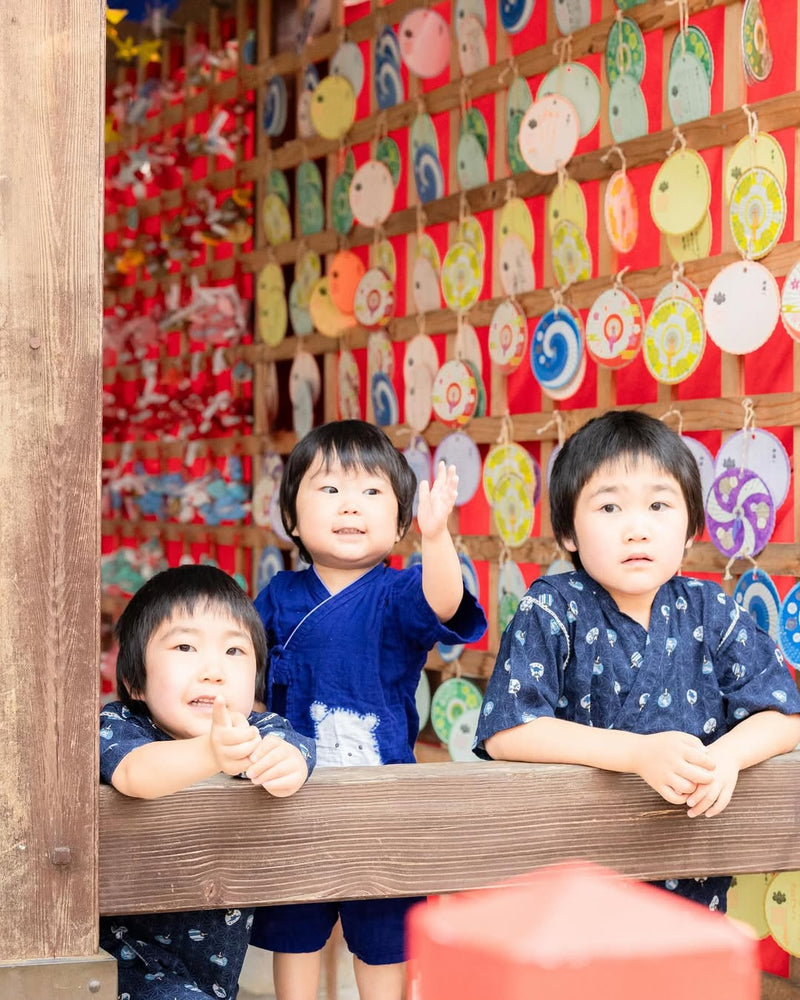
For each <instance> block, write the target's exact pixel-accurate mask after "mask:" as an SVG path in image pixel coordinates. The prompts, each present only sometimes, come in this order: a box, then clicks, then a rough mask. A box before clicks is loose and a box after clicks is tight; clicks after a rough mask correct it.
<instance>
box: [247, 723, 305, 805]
mask: <svg viewBox="0 0 800 1000" xmlns="http://www.w3.org/2000/svg"><path fill="white" fill-rule="evenodd" d="M247 777H248V778H249V779H250V780H251V781H252V782H253V784H254V785H261V786H262V787H263V788H266V790H267V791H268V792H269V793H270V795H275V796H276V797H277V798H281V799H282V798H285V797H286V796H287V795H294V793H295V792H296V791H297V789H298V788H300V787H301V785H302V784H303V782H304V781H305V780H306V778H307V777H308V765H307V764H306V759H305V757H304V756H303V755H302V753H300V751H299V750H298V749H297V747H296V746H293V745H292V744H291V743H287V742H286V740H282V739H281V738H280V737H278V736H264V737H263V738H262V739H261V740H260V742H259V745H258V746H257V747H256V748H255V750H253V751H252V752H251V754H250V764H249V767H248V768H247Z"/></svg>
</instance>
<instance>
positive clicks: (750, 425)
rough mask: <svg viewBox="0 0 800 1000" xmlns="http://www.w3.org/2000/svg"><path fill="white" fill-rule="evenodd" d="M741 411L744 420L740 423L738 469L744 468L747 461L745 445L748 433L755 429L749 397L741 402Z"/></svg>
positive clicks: (754, 411) (751, 401) (754, 419)
mask: <svg viewBox="0 0 800 1000" xmlns="http://www.w3.org/2000/svg"><path fill="white" fill-rule="evenodd" d="M742 409H743V410H744V419H743V421H742V452H741V457H740V461H739V468H740V469H744V468H746V464H745V463H746V461H747V445H748V432H749V431H752V430H754V429H755V426H756V408H755V406H754V405H753V400H752V399H750V397H749V396H746V397H745V398H744V399H743V400H742Z"/></svg>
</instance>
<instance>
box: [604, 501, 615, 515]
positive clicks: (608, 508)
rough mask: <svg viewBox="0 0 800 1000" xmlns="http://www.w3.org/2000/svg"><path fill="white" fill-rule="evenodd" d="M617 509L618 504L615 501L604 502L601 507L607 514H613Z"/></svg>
mask: <svg viewBox="0 0 800 1000" xmlns="http://www.w3.org/2000/svg"><path fill="white" fill-rule="evenodd" d="M616 509H617V505H616V504H615V503H604V504H603V506H602V507H601V508H600V510H602V511H603V513H605V514H613V513H614V511H615V510H616Z"/></svg>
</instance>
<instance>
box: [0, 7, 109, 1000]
mask: <svg viewBox="0 0 800 1000" xmlns="http://www.w3.org/2000/svg"><path fill="white" fill-rule="evenodd" d="M103 6H104V5H102V4H99V3H92V4H87V3H84V2H82V0H40V2H39V3H37V4H30V3H26V2H23V0H10V2H9V3H6V4H4V6H3V9H2V14H1V15H0V25H1V26H2V30H1V31H0V65H2V66H3V73H2V76H0V497H2V510H1V512H0V580H2V587H0V732H2V734H3V736H2V740H0V857H2V865H0V901H1V902H2V908H3V913H4V914H5V918H4V919H3V920H2V921H0V996H3V997H12V996H13V997H15V998H21V1000H32V998H34V997H36V998H39V997H45V996H48V997H49V996H53V995H56V994H57V995H58V996H63V997H65V998H67V997H70V996H83V995H86V993H87V991H88V992H89V993H91V994H92V995H93V996H97V997H99V998H101V1000H102V998H106V997H109V998H110V997H115V996H116V970H115V965H114V963H113V961H112V960H110V959H109V958H108V956H105V957H104V958H101V957H100V956H99V955H98V953H97V917H98V898H97V884H98V879H97V871H98V863H97V839H98V833H97V831H98V816H97V754H98V751H97V738H96V733H97V706H98V681H99V671H98V651H99V580H98V576H99V572H98V551H99V513H100V512H99V472H100V419H101V406H100V399H101V378H100V377H101V369H100V364H101V296H102V277H101V275H102V263H101V239H102V212H103V190H102V178H103V170H102V157H103V148H102V140H103V131H102V123H103V105H104V94H103V64H104V59H105V40H104V37H103V35H104V21H103Z"/></svg>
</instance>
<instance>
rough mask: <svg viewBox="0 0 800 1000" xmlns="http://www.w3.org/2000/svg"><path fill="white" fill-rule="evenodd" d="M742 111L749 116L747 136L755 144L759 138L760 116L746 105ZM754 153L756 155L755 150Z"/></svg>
mask: <svg viewBox="0 0 800 1000" xmlns="http://www.w3.org/2000/svg"><path fill="white" fill-rule="evenodd" d="M742 111H744V113H745V115H747V134H748V135H749V136H750V138H751V139H752V141H753V142H755V141H756V138H757V136H758V114H757V113H756V112H755V111H751V110H750V108H749V107H748V106H747V105H746V104H743V105H742ZM753 152H754V153H755V150H754V151H753ZM753 165H754V166H755V156H754V158H753Z"/></svg>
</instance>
